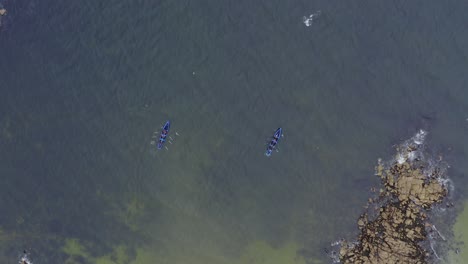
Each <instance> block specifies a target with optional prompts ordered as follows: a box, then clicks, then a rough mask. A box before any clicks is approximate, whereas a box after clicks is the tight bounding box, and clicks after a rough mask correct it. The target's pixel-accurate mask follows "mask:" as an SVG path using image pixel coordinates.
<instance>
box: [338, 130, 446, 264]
mask: <svg viewBox="0 0 468 264" xmlns="http://www.w3.org/2000/svg"><path fill="white" fill-rule="evenodd" d="M425 135H426V132H425V131H420V132H419V133H418V134H417V135H416V136H415V137H413V138H412V139H411V140H409V141H407V142H405V143H404V144H402V145H401V146H400V147H399V148H398V149H397V157H396V159H395V160H394V161H392V162H391V163H390V164H387V165H385V164H383V163H382V161H381V160H379V164H378V166H377V168H376V175H377V176H378V177H380V179H381V182H382V188H381V189H380V190H379V191H378V196H377V198H375V199H369V204H368V205H367V206H366V208H368V209H367V212H366V213H364V214H362V215H361V216H360V218H359V220H358V227H359V230H360V234H359V235H358V239H357V241H355V242H347V241H346V240H344V239H342V240H340V241H338V242H335V243H334V246H339V247H340V248H339V250H338V252H336V253H334V254H333V256H332V257H333V258H334V260H335V262H341V263H344V264H350V263H354V264H371V263H372V264H374V263H375V264H377V263H386V264H393V263H408V264H410V263H411V264H412V263H414V264H425V263H429V261H430V260H431V259H434V258H439V256H438V255H437V253H436V251H435V250H434V248H433V247H432V243H430V241H429V239H430V237H429V234H432V233H436V234H438V235H439V237H441V238H443V236H442V235H441V234H440V233H439V232H438V231H437V229H436V228H435V226H434V225H433V224H432V223H430V221H429V218H428V213H429V210H430V209H431V208H432V207H433V206H435V205H436V204H438V203H441V202H442V200H443V199H444V198H445V197H446V196H447V194H448V190H449V189H448V180H447V179H446V176H445V169H444V167H443V165H442V164H443V163H441V162H440V161H439V162H436V161H433V160H430V159H426V158H425V157H424V156H423V152H422V146H423V145H422V143H423V141H424V138H425ZM374 191H376V190H374ZM431 237H432V236H431ZM443 239H444V238H443Z"/></svg>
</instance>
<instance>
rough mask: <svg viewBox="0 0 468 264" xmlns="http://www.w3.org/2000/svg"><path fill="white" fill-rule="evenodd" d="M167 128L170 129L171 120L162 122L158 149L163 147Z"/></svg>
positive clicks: (167, 131) (167, 132)
mask: <svg viewBox="0 0 468 264" xmlns="http://www.w3.org/2000/svg"><path fill="white" fill-rule="evenodd" d="M169 129H171V122H169V121H167V122H166V124H164V126H163V127H162V131H161V134H160V135H159V140H158V149H162V148H163V147H164V143H165V142H166V138H167V134H169Z"/></svg>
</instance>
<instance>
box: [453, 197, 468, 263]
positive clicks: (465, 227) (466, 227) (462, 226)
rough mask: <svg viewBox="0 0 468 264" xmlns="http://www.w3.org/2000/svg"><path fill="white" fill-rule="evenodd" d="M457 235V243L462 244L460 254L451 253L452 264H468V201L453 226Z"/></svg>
mask: <svg viewBox="0 0 468 264" xmlns="http://www.w3.org/2000/svg"><path fill="white" fill-rule="evenodd" d="M453 232H454V234H455V240H456V241H455V242H457V243H460V245H459V246H458V248H459V251H460V252H459V254H455V252H453V251H451V252H450V255H449V260H450V261H449V263H450V264H465V263H468V201H466V202H465V204H464V209H463V212H462V213H461V214H460V215H459V216H458V217H457V221H456V223H455V225H454V226H453Z"/></svg>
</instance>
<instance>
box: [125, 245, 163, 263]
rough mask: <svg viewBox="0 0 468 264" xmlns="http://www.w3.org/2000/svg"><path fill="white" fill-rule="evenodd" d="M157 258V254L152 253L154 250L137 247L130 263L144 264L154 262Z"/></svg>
mask: <svg viewBox="0 0 468 264" xmlns="http://www.w3.org/2000/svg"><path fill="white" fill-rule="evenodd" d="M156 260H158V256H157V255H156V254H155V253H154V251H152V250H149V249H146V250H144V249H142V248H138V249H137V254H136V258H135V259H134V260H133V261H132V262H130V263H131V264H146V263H156Z"/></svg>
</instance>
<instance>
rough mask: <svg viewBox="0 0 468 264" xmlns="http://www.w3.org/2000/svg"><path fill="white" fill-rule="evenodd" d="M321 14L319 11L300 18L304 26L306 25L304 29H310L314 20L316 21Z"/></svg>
mask: <svg viewBox="0 0 468 264" xmlns="http://www.w3.org/2000/svg"><path fill="white" fill-rule="evenodd" d="M321 13H322V11H320V10H319V11H317V12H315V13H313V14H311V15H309V16H308V17H306V16H303V17H302V22H304V25H306V27H310V26H311V25H312V22H314V19H317V17H319V16H320V14H321Z"/></svg>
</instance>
